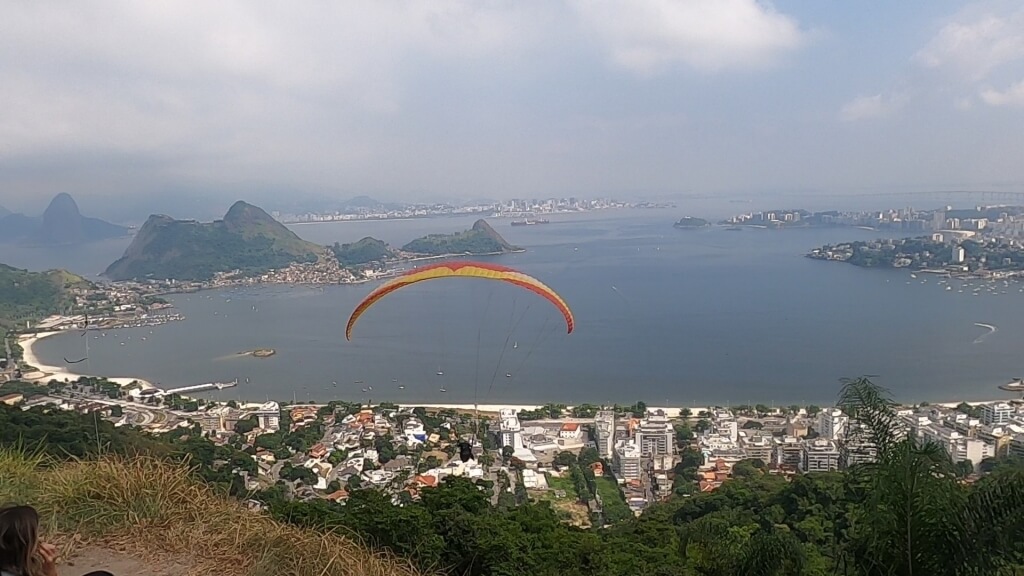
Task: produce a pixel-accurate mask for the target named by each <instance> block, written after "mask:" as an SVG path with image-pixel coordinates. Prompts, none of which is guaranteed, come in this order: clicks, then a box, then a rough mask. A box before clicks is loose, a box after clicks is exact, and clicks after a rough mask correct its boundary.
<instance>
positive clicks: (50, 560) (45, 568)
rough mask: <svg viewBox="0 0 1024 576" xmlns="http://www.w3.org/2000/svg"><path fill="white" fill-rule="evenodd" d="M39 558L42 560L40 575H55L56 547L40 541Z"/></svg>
mask: <svg viewBox="0 0 1024 576" xmlns="http://www.w3.org/2000/svg"><path fill="white" fill-rule="evenodd" d="M39 559H40V560H41V561H42V565H41V566H40V568H41V569H42V576H57V547H56V546H54V545H53V544H47V543H46V542H41V543H40V544H39Z"/></svg>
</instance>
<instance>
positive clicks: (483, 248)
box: [402, 220, 518, 256]
mask: <svg viewBox="0 0 1024 576" xmlns="http://www.w3.org/2000/svg"><path fill="white" fill-rule="evenodd" d="M402 250H403V251H404V252H413V253H415V254H424V255H427V256H444V255H448V254H495V253H501V252H512V251H515V250H518V248H516V247H515V246H513V245H511V244H509V243H508V242H506V241H505V239H504V238H502V237H501V235H500V234H498V232H497V231H495V230H494V228H491V225H490V224H488V223H487V222H486V221H484V220H477V221H476V222H475V223H474V224H473V227H472V228H470V229H469V230H466V231H464V232H456V233H455V234H430V235H427V236H424V237H422V238H417V239H416V240H413V241H412V242H409V243H408V244H406V245H405V246H402Z"/></svg>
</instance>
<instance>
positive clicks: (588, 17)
mask: <svg viewBox="0 0 1024 576" xmlns="http://www.w3.org/2000/svg"><path fill="white" fill-rule="evenodd" d="M570 2H571V4H572V6H573V8H575V10H576V12H577V14H578V15H579V17H580V20H581V22H582V24H583V26H584V28H585V29H586V30H588V31H591V32H593V33H594V34H596V36H597V37H598V39H599V40H600V42H601V43H602V44H603V45H604V47H605V49H606V50H607V52H608V53H609V55H610V57H611V60H612V62H613V63H615V64H616V65H618V66H621V67H624V68H626V69H628V70H632V71H634V72H638V73H641V74H650V73H654V72H659V71H662V70H665V69H667V68H669V67H671V66H673V65H676V64H683V65H686V66H689V67H692V68H695V69H697V70H701V71H711V72H714V71H719V70H723V69H729V68H761V67H765V66H768V65H771V64H773V63H774V62H775V61H776V60H777V59H778V58H779V57H780V56H781V55H783V54H785V53H787V52H791V51H793V50H795V49H797V48H799V47H800V46H801V45H802V44H803V43H804V42H805V40H806V38H805V34H804V32H802V31H801V30H800V27H799V25H798V24H797V22H796V21H795V20H794V19H793V18H791V17H789V16H786V15H784V14H781V13H779V12H776V11H775V10H774V9H773V8H771V7H770V6H767V5H765V4H763V3H761V2H758V1H757V0H681V1H673V0H630V1H623V0H570Z"/></svg>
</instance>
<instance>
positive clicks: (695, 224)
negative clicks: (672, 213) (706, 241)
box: [673, 216, 711, 228]
mask: <svg viewBox="0 0 1024 576" xmlns="http://www.w3.org/2000/svg"><path fill="white" fill-rule="evenodd" d="M673 226H675V227H676V228H704V227H706V226H711V222H708V221H707V220H705V219H703V218H695V217H693V216H684V217H683V218H680V219H679V221H678V222H676V223H675V224H673Z"/></svg>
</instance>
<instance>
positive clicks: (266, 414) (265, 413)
mask: <svg viewBox="0 0 1024 576" xmlns="http://www.w3.org/2000/svg"><path fill="white" fill-rule="evenodd" d="M253 414H254V415H255V416H256V425H257V426H259V427H260V428H262V429H263V430H267V431H269V432H277V431H278V430H280V428H281V406H280V405H278V403H277V402H273V401H271V402H267V403H266V404H263V405H261V406H260V407H259V408H257V409H256V412H254V413H253Z"/></svg>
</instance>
